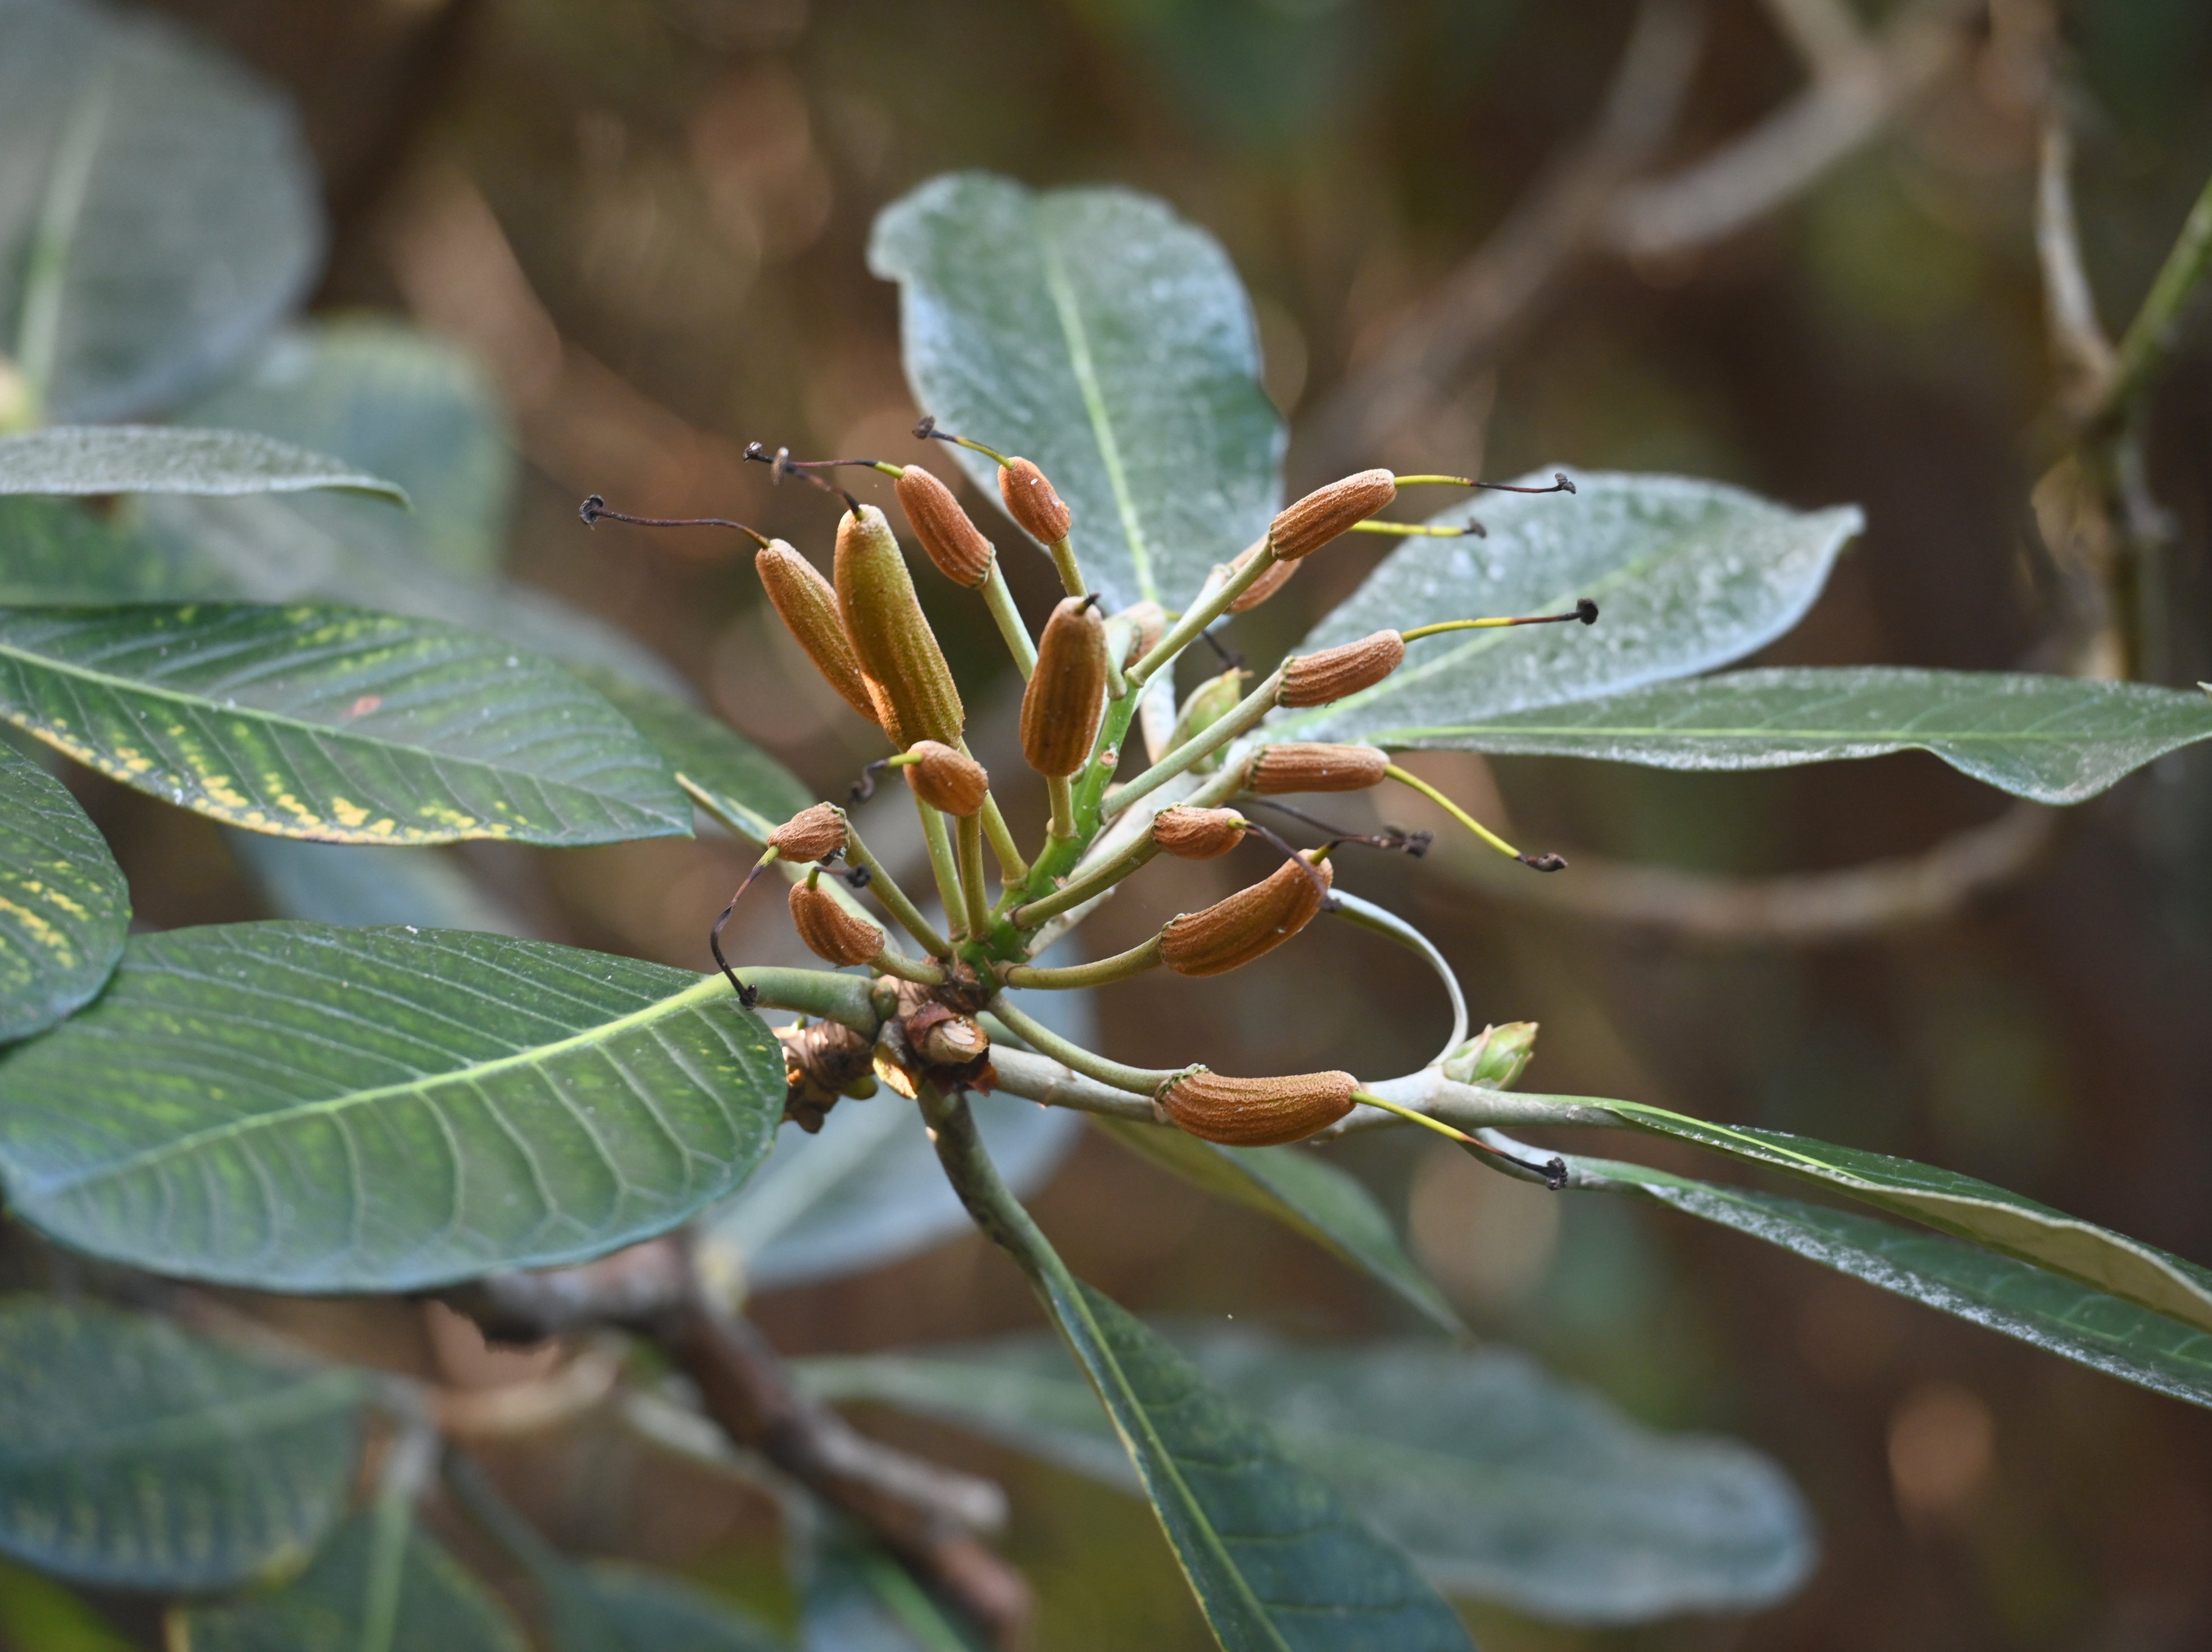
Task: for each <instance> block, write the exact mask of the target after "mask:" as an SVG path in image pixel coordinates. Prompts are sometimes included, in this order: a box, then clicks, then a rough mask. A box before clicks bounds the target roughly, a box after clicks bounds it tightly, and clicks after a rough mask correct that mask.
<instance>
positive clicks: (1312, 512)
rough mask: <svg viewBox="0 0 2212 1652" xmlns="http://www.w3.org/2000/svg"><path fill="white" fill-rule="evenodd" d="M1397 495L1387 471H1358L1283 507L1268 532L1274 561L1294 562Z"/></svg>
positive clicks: (1396, 489)
mask: <svg viewBox="0 0 2212 1652" xmlns="http://www.w3.org/2000/svg"><path fill="white" fill-rule="evenodd" d="M1397 496H1398V479H1397V478H1396V477H1394V476H1392V475H1391V474H1390V473H1389V471H1360V472H1358V474H1357V475H1356V476H1348V477H1343V478H1341V479H1340V480H1339V481H1335V482H1332V483H1329V484H1328V486H1327V487H1326V488H1316V489H1314V490H1313V492H1311V493H1310V494H1308V495H1306V496H1305V497H1304V499H1301V500H1299V501H1297V502H1296V503H1295V504H1292V505H1290V506H1287V507H1285V508H1284V510H1283V511H1282V513H1280V514H1279V515H1278V516H1277V517H1276V518H1275V520H1274V525H1273V526H1272V527H1271V528H1269V529H1268V533H1269V535H1270V537H1271V538H1273V542H1274V546H1275V556H1276V557H1277V559H1278V560H1279V561H1282V562H1297V560H1298V558H1300V557H1301V556H1310V555H1312V553H1314V552H1315V551H1316V550H1320V549H1321V548H1322V546H1323V545H1325V544H1328V542H1329V541H1330V540H1332V539H1334V538H1336V536H1337V535H1338V534H1340V533H1342V532H1344V531H1346V529H1348V528H1349V527H1351V525H1352V524H1353V523H1354V522H1364V521H1365V520H1366V519H1368V518H1369V517H1370V516H1372V515H1374V514H1375V513H1376V512H1377V511H1379V510H1381V509H1383V507H1385V506H1387V505H1389V502H1390V501H1392V500H1394V499H1395V498H1396V497H1397Z"/></svg>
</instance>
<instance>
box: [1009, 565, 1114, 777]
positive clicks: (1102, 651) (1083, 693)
mask: <svg viewBox="0 0 2212 1652" xmlns="http://www.w3.org/2000/svg"><path fill="white" fill-rule="evenodd" d="M1105 715H1106V622H1105V621H1103V620H1102V619H1100V618H1099V617H1098V610H1097V607H1096V606H1095V605H1094V604H1092V602H1091V598H1088V597H1069V598H1066V600H1064V601H1063V602H1062V603H1061V604H1060V606H1059V607H1057V608H1055V609H1054V610H1052V617H1051V618H1050V619H1048V620H1047V621H1046V622H1045V623H1044V635H1042V636H1040V637H1039V638H1038V639H1037V658H1036V671H1032V672H1031V673H1030V683H1029V687H1028V688H1027V689H1024V690H1023V693H1022V756H1024V757H1026V758H1028V759H1029V764H1030V768H1034V769H1036V772H1037V773H1038V774H1046V775H1050V776H1053V777H1054V778H1058V777H1060V776H1062V775H1066V774H1073V773H1074V772H1075V771H1076V770H1077V769H1079V768H1082V767H1083V765H1084V764H1085V762H1088V761H1089V760H1090V757H1091V744H1092V743H1093V742H1095V741H1096V740H1097V738H1098V725H1099V723H1100V721H1101V720H1103V718H1104V717H1105Z"/></svg>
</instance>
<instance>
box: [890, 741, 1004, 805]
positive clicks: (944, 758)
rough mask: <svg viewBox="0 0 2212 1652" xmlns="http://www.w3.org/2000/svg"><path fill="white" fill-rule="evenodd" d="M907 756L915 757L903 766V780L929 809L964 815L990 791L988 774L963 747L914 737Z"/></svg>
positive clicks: (980, 803) (981, 801)
mask: <svg viewBox="0 0 2212 1652" xmlns="http://www.w3.org/2000/svg"><path fill="white" fill-rule="evenodd" d="M907 756H909V757H913V758H915V759H917V761H916V762H911V763H908V765H907V766H906V783H907V784H908V786H910V787H913V788H914V794H915V796H916V797H918V798H920V799H921V800H922V801H923V802H924V803H926V804H927V805H929V806H930V807H931V808H933V809H941V810H943V811H945V813H946V814H948V815H958V816H960V817H963V818H964V817H967V816H969V815H972V814H974V813H975V811H977V810H978V809H981V807H982V806H983V799H985V798H986V797H987V796H989V795H990V791H991V777H990V775H989V774H986V773H985V772H984V769H983V765H982V764H981V763H979V762H976V761H975V759H974V758H973V757H971V756H969V755H968V754H967V753H966V752H964V751H955V750H953V749H952V748H951V746H949V745H939V744H938V743H937V742H936V741H934V740H916V741H915V743H914V744H912V745H910V746H908V748H907Z"/></svg>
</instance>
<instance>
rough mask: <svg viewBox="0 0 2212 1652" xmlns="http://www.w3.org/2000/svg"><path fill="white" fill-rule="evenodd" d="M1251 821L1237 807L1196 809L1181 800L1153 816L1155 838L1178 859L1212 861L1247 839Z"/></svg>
mask: <svg viewBox="0 0 2212 1652" xmlns="http://www.w3.org/2000/svg"><path fill="white" fill-rule="evenodd" d="M1251 827H1252V823H1251V822H1250V821H1249V820H1247V819H1245V818H1244V817H1243V816H1242V815H1240V814H1238V813H1237V811H1235V810H1234V809H1194V808H1192V807H1191V806H1190V805H1188V804H1187V803H1178V804H1176V805H1173V806H1172V807H1170V808H1166V809H1163V810H1161V811H1159V813H1158V814H1157V815H1154V816H1153V817H1152V841H1153V842H1154V843H1156V844H1158V846H1159V849H1160V853H1163V854H1171V855H1173V856H1175V858H1176V859H1178V860H1211V859H1213V858H1214V857H1215V856H1217V855H1224V854H1227V853H1229V852H1230V850H1231V849H1233V848H1235V847H1237V845H1238V844H1239V843H1242V842H1243V841H1244V834H1245V833H1246V832H1248V831H1249V830H1250V829H1251Z"/></svg>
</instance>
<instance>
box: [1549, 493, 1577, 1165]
mask: <svg viewBox="0 0 2212 1652" xmlns="http://www.w3.org/2000/svg"><path fill="white" fill-rule="evenodd" d="M1552 480H1553V481H1554V482H1556V483H1559V491H1560V492H1561V493H1563V494H1571V493H1572V492H1574V491H1575V484H1574V483H1571V482H1570V481H1568V480H1567V473H1566V472H1565V471H1553V472H1552ZM1552 1163H1554V1164H1559V1160H1557V1159H1553V1161H1552ZM1559 1172H1560V1174H1561V1175H1565V1174H1566V1167H1565V1165H1560V1166H1559Z"/></svg>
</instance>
